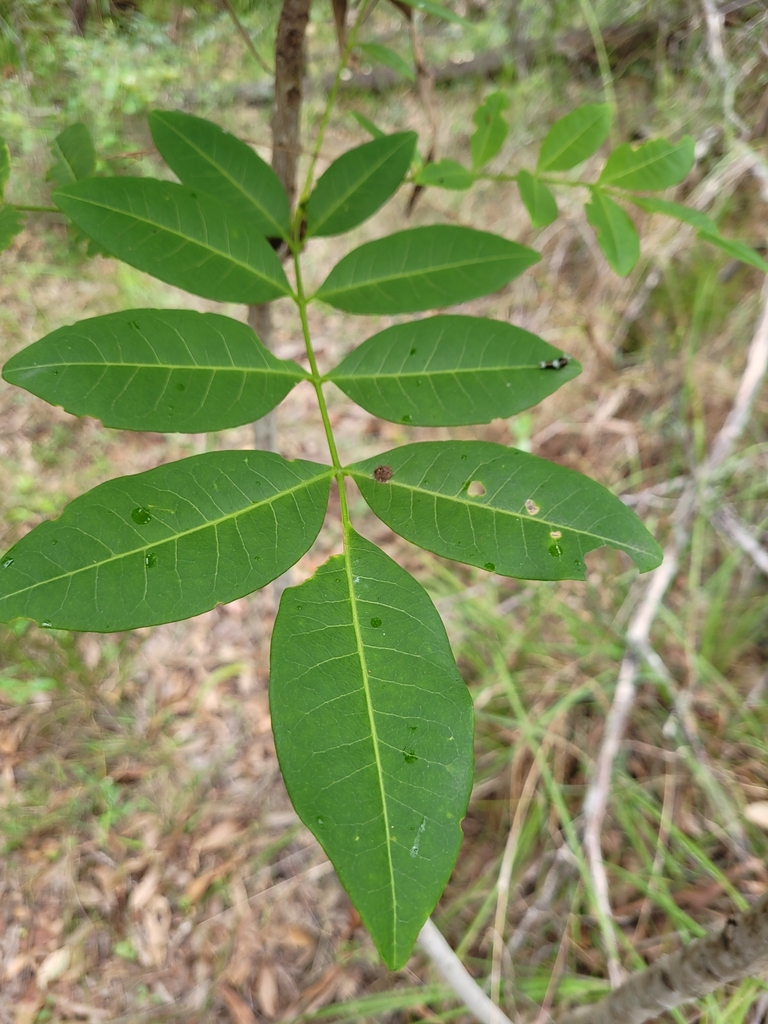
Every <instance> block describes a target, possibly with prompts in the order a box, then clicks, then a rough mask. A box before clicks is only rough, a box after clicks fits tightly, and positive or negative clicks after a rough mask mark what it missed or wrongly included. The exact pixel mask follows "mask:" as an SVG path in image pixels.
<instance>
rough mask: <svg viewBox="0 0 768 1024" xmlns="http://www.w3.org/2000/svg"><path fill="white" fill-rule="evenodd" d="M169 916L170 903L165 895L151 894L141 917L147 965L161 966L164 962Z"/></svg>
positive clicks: (169, 923) (169, 927) (169, 928)
mask: <svg viewBox="0 0 768 1024" xmlns="http://www.w3.org/2000/svg"><path fill="white" fill-rule="evenodd" d="M171 918H172V914H171V905H170V903H169V902H168V900H167V899H166V898H165V896H160V895H159V894H156V895H155V896H153V897H152V899H151V900H150V902H149V906H148V907H147V909H146V910H145V911H144V914H143V917H142V925H143V926H144V934H145V937H146V950H147V954H148V960H149V964H148V965H147V966H151V967H162V966H163V965H164V964H165V957H166V954H167V952H168V936H169V935H170V933H171Z"/></svg>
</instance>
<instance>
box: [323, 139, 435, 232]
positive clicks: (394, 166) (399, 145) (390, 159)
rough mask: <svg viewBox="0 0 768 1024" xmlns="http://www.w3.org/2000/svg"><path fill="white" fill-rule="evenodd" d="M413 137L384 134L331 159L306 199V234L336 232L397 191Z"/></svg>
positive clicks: (357, 221)
mask: <svg viewBox="0 0 768 1024" xmlns="http://www.w3.org/2000/svg"><path fill="white" fill-rule="evenodd" d="M416 139H417V135H416V132H398V133H397V134H396V135H385V136H384V137H383V138H381V139H373V140H372V141H371V142H364V143H363V145H362V146H356V147H355V148H354V149H350V150H347V152H346V153H344V154H343V155H342V156H340V157H339V158H338V160H334V161H333V163H332V164H331V165H330V167H329V168H328V169H327V170H326V171H325V172H324V173H323V175H322V176H321V177H320V179H319V180H318V182H317V184H316V185H315V188H314V190H313V192H312V195H311V196H310V197H309V200H308V202H307V235H340V234H343V233H344V232H345V231H349V230H350V229H351V228H354V227H356V226H357V225H358V224H362V222H363V221H364V220H367V219H368V217H371V216H372V215H373V214H374V213H375V212H376V211H377V210H378V209H379V207H380V206H383V204H384V203H385V202H386V201H387V200H388V199H389V198H390V196H392V195H393V194H394V193H395V192H396V191H397V188H398V186H399V185H400V183H401V182H402V180H403V178H404V177H405V174H406V172H407V170H408V168H409V166H410V163H411V160H412V159H413V153H414V150H415V148H416Z"/></svg>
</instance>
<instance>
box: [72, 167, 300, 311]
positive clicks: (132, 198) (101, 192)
mask: <svg viewBox="0 0 768 1024" xmlns="http://www.w3.org/2000/svg"><path fill="white" fill-rule="evenodd" d="M53 199H54V201H55V202H56V204H57V206H58V207H59V208H60V209H61V210H63V211H64V213H66V214H67V216H69V217H71V219H72V220H73V221H74V222H75V224H77V226H78V227H79V228H80V229H81V230H82V231H84V232H85V233H86V234H87V235H89V236H90V237H91V238H93V239H94V240H95V241H96V242H98V243H99V245H103V246H104V247H105V249H107V251H108V252H111V253H112V255H113V256H116V257H117V258H118V259H120V260H123V261H124V262H125V263H129V264H130V265H131V266H132V267H136V268H137V269H139V270H145V271H146V272H147V273H148V274H152V275H153V276H154V277H158V278H159V279H160V280H161V281H166V282H167V283H168V284H173V285H176V286H177V287H179V288H185V289H186V290H187V291H190V292H193V293H194V294H195V295H202V296H203V298H206V299H215V300H216V301H218V302H248V303H258V302H268V301H269V300H270V299H276V298H278V297H279V296H281V295H290V292H291V288H290V285H289V284H288V279H287V278H286V276H285V271H284V270H283V267H282V264H281V263H280V260H279V259H278V258H277V255H276V254H275V251H274V249H273V248H272V246H271V245H270V244H269V242H267V241H266V239H265V238H264V237H263V234H262V229H261V226H260V224H259V222H258V221H257V220H248V218H247V217H246V216H245V215H244V214H243V213H242V212H241V211H238V210H233V209H232V208H231V207H229V206H225V205H224V204H223V203H221V202H219V200H218V199H214V198H213V197H212V196H209V195H207V194H206V193H204V192H197V191H195V190H194V189H192V188H189V187H187V186H185V185H175V184H173V183H172V182H170V181H157V180H156V179H154V178H90V179H87V180H85V181H79V182H77V183H76V184H74V185H67V186H66V187H65V188H61V189H58V190H57V191H56V192H54V193H53Z"/></svg>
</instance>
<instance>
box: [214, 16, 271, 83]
mask: <svg viewBox="0 0 768 1024" xmlns="http://www.w3.org/2000/svg"><path fill="white" fill-rule="evenodd" d="M220 3H221V5H222V7H225V8H226V9H227V11H228V12H229V16H230V18H231V19H232V21H233V22H234V24H235V28H236V29H237V31H238V32H239V33H240V35H241V36H242V38H243V42H244V43H245V45H246V46H247V47H248V50H249V51H250V54H251V56H252V57H253V59H254V60H255V61H256V63H257V64H258V65H259V67H260V68H261V70H262V71H266V73H267V74H268V75H270V76H272V75H273V74H274V71H273V70H272V68H271V67H270V66H269V64H267V63H266V61H265V60H264V58H263V57H262V56H261V54H260V53H259V51H258V50H257V49H256V47H255V46H254V45H253V40H252V39H251V37H250V36H249V35H248V32H247V31H246V28H245V25H243V23H242V21H240V19H239V18H238V16H237V11H236V10H235V8H234V7H233V6H232V2H231V0H220Z"/></svg>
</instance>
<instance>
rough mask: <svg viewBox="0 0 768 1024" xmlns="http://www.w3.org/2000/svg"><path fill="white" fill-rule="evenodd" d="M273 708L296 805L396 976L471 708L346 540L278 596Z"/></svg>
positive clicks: (426, 616)
mask: <svg viewBox="0 0 768 1024" xmlns="http://www.w3.org/2000/svg"><path fill="white" fill-rule="evenodd" d="M269 698H270V711H271V716H272V726H273V729H274V733H275V745H276V748H277V755H278V759H279V761H280V768H281V770H282V773H283V778H284V779H285V784H286V786H287V788H288V793H289V794H290V797H291V800H292V802H293V806H294V807H295V808H296V811H297V813H298V815H299V817H300V818H301V820H302V821H303V822H304V823H305V825H307V827H308V828H309V829H310V830H311V831H312V832H313V833H314V835H315V836H316V837H317V839H318V840H319V842H320V843H321V845H322V847H323V849H324V850H325V852H326V853H327V854H328V856H329V857H330V859H331V861H332V862H333V865H334V867H335V868H336V871H337V873H338V875H339V878H340V879H341V882H342V884H343V885H344V887H345V888H346V889H347V891H348V893H349V895H350V896H351V898H352V901H353V903H354V904H355V906H356V907H357V909H358V911H359V912H360V916H361V917H362V919H363V921H364V922H365V925H366V927H367V928H368V930H369V931H370V933H371V935H372V936H373V939H374V941H375V943H376V946H377V948H378V950H379V952H380V953H381V956H382V957H383V959H384V960H385V962H386V963H387V965H388V967H390V969H392V970H397V969H398V968H400V967H402V965H403V964H404V963H405V962H406V960H407V959H408V956H409V954H410V952H411V950H412V948H413V944H414V942H415V940H416V936H417V935H418V933H419V930H420V928H421V926H422V925H423V924H424V921H425V920H426V919H427V917H428V916H429V914H430V912H431V911H432V909H433V907H434V906H435V904H436V902H437V900H438V898H439V896H440V894H441V893H442V891H443V888H444V887H445V884H446V883H447V881H448V878H449V876H450V873H451V869H452V867H453V864H454V861H455V859H456V855H457V853H458V850H459V845H460V842H461V828H460V824H459V823H460V821H461V819H462V817H463V816H464V813H465V811H466V807H467V801H468V799H469V793H470V788H471V783H472V702H471V700H470V697H469V692H468V690H467V688H466V686H465V684H464V682H463V680H462V678H461V676H460V675H459V672H458V669H457V668H456V663H455V661H454V659H453V655H452V653H451V648H450V646H449V643H448V638H447V637H446V634H445V628H444V626H443V624H442V622H441V620H440V617H439V615H438V613H437V611H436V609H435V606H434V605H433V604H432V602H431V600H430V598H429V596H428V595H427V594H426V592H425V591H424V590H423V589H422V587H421V586H420V584H418V583H417V582H416V580H414V579H413V578H412V577H411V576H410V575H409V574H408V573H407V572H406V571H405V570H404V569H401V568H400V566H399V565H397V563H396V562H393V561H392V559H391V558H389V557H388V556H387V555H385V554H384V552H383V551H380V550H379V549H378V548H377V547H376V546H375V545H373V544H371V543H370V541H367V540H364V539H363V538H362V537H360V536H358V535H357V534H356V533H355V532H354V531H353V530H352V529H350V528H347V530H346V531H345V543H344V554H343V555H334V556H333V557H332V558H330V559H329V560H328V561H327V562H326V563H325V565H323V566H321V567H320V568H319V569H318V570H317V572H316V573H315V575H314V576H313V577H311V579H309V580H307V582H306V583H302V584H301V585H300V586H298V587H291V588H289V589H288V590H286V591H285V592H284V593H283V596H282V599H281V602H280V610H279V611H278V614H277V618H276V620H275V626H274V631H273V634H272V655H271V673H270V682H269Z"/></svg>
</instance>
